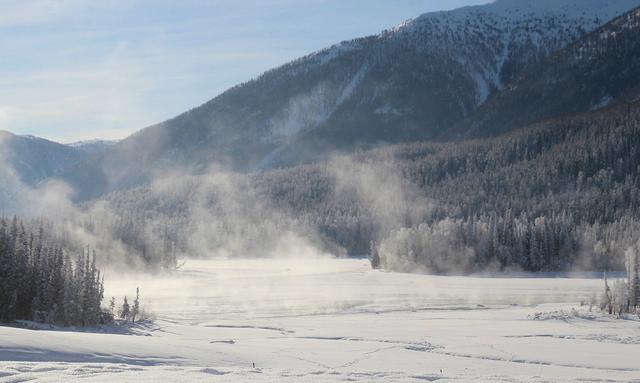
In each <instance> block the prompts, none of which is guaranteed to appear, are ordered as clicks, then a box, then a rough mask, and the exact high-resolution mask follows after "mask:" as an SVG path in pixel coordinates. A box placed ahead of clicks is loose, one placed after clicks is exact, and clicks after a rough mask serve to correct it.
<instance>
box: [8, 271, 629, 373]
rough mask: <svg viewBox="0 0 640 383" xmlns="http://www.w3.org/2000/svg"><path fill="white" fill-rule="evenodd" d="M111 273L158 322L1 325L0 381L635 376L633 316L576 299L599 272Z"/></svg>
mask: <svg viewBox="0 0 640 383" xmlns="http://www.w3.org/2000/svg"><path fill="white" fill-rule="evenodd" d="M108 277H109V276H108ZM109 281H110V283H111V284H110V285H108V286H107V293H106V295H107V296H111V295H116V296H122V295H124V294H129V295H131V293H132V292H133V291H135V286H137V285H139V286H140V288H141V292H142V299H143V302H144V306H145V309H146V310H148V311H152V312H153V313H154V314H155V315H156V316H157V319H156V320H155V321H154V322H153V323H152V324H149V325H146V326H138V327H136V328H134V329H132V331H131V333H130V334H128V335H123V334H105V333H99V332H93V333H88V332H87V333H78V332H70V331H35V330H26V329H19V328H9V327H0V382H22V381H27V380H29V381H35V382H67V381H71V380H82V381H91V382H113V381H120V382H138V381H163V382H174V381H175V382H178V381H180V382H186V381H202V382H211V381H220V382H225V381H241V382H246V381H249V382H251V381H270V382H271V381H273V382H275V381H278V382H280V381H291V382H304V381H313V382H316V381H319V382H323V381H408V382H411V381H415V382H421V381H439V382H448V381H456V382H460V381H474V382H483V381H486V382H495V381H500V382H521V381H526V382H549V381H551V382H556V381H576V382H585V381H588V382H598V381H603V382H604V381H606V382H616V381H636V382H640V321H638V320H614V319H609V318H606V317H603V316H601V315H598V314H595V313H590V312H589V311H588V307H580V304H579V302H580V301H581V300H583V301H588V300H589V298H590V297H591V296H592V295H593V294H594V293H599V292H600V291H601V289H602V281H601V280H599V279H579V278H573V279H568V278H524V279H515V278H471V277H435V276H425V275H409V274H397V273H385V272H380V271H372V270H370V269H369V267H368V264H367V262H366V261H365V260H353V259H350V260H337V259H311V260H309V259H306V260H290V259H289V260H242V261H238V260H235V261H231V260H216V261H190V262H188V263H187V265H186V266H185V267H184V268H183V270H181V271H180V272H179V274H178V275H177V276H171V277H164V278H163V277H160V278H155V279H142V280H137V281H135V280H133V279H121V280H115V279H114V278H113V276H111V278H110V280H109ZM572 308H575V310H572ZM253 363H255V368H254V367H253ZM114 379H115V380H114Z"/></svg>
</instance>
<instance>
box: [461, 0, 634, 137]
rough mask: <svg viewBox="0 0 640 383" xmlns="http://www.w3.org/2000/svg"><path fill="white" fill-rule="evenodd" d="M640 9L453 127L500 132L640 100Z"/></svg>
mask: <svg viewBox="0 0 640 383" xmlns="http://www.w3.org/2000/svg"><path fill="white" fill-rule="evenodd" d="M639 35H640V9H638V8H637V9H635V10H633V11H632V12H628V13H626V14H625V15H623V16H621V17H618V18H616V19H615V20H613V21H612V22H610V23H607V24H606V25H604V26H603V27H601V28H599V29H598V30H597V31H595V32H594V33H591V34H589V35H587V36H585V37H584V38H582V39H580V40H579V41H577V42H576V43H574V44H571V45H570V46H568V47H566V48H564V49H562V50H559V51H557V52H555V53H554V54H552V55H550V56H549V57H547V58H545V59H544V60H542V61H541V62H540V63H538V64H536V65H531V66H529V67H528V68H526V69H525V70H524V71H523V72H522V74H521V75H520V76H519V77H518V78H517V79H516V80H515V81H512V82H511V83H510V84H509V87H508V89H505V90H504V91H502V92H499V93H498V94H496V95H495V96H493V97H492V98H491V99H490V100H488V101H487V102H485V103H484V104H483V105H482V106H481V107H480V108H478V110H476V112H474V113H473V114H472V115H471V116H469V117H468V118H467V119H465V121H463V122H462V123H461V124H459V126H458V127H456V128H455V129H453V131H457V132H459V133H460V134H461V136H463V137H478V136H491V135H496V134H499V133H502V132H505V131H508V130H511V129H514V128H518V127H523V126H526V125H527V124H529V123H532V122H535V121H540V120H542V119H545V118H549V117H551V116H559V115H569V114H575V113H582V112H586V111H590V110H596V109H600V108H603V107H606V106H608V105H610V104H613V103H624V102H634V101H637V100H638V99H640V39H639V38H638V36H639Z"/></svg>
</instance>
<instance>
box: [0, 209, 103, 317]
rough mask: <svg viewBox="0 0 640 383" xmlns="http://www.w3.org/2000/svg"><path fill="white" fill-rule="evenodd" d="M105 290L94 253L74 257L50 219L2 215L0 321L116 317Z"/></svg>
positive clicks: (87, 252)
mask: <svg viewBox="0 0 640 383" xmlns="http://www.w3.org/2000/svg"><path fill="white" fill-rule="evenodd" d="M103 292H104V287H103V277H102V276H101V273H100V270H98V268H97V267H96V255H95V253H91V254H90V253H89V250H86V251H84V250H83V251H80V252H79V253H78V255H77V256H76V257H74V258H72V257H71V256H70V254H69V253H68V252H67V251H65V250H64V249H63V246H62V244H61V242H60V241H59V240H57V239H55V237H54V236H53V235H52V231H51V230H50V225H47V224H46V223H44V222H36V221H21V220H19V219H17V218H13V219H6V218H0V308H2V309H1V310H0V321H3V322H10V321H13V320H16V319H27V320H34V321H38V322H45V323H56V324H62V325H66V326H70V325H74V326H91V325H96V324H101V323H106V322H108V321H110V320H112V319H113V318H111V317H110V315H109V314H108V313H106V312H104V311H103V310H102V308H101V302H102V298H103Z"/></svg>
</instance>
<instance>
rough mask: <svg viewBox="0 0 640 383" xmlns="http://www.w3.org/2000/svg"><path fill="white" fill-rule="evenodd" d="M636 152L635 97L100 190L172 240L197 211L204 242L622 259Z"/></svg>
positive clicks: (448, 256) (478, 260)
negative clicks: (320, 155)
mask: <svg viewBox="0 0 640 383" xmlns="http://www.w3.org/2000/svg"><path fill="white" fill-rule="evenodd" d="M639 163H640V105H639V104H638V103H635V104H625V105H621V106H617V107H612V108H608V109H605V110H601V111H597V112H591V113H587V114H581V115H576V116H567V117H562V118H558V119H552V120H548V121H545V122H541V123H537V124H535V125H533V126H529V127H527V128H524V129H520V130H517V131H513V132H511V133H508V134H505V135H502V136H499V137H497V138H492V139H482V140H472V141H464V142H456V143H414V144H407V145H396V146H390V147H383V148H380V149H374V150H370V151H365V152H359V153H356V154H354V155H350V156H339V157H336V158H334V159H333V160H331V161H328V162H324V163H319V164H313V165H302V166H298V167H294V168H286V169H281V170H274V171H270V172H265V173H259V174H254V175H249V176H241V175H235V176H234V177H235V179H236V181H235V183H233V186H229V183H221V182H219V181H216V182H212V177H213V179H215V177H216V176H215V175H210V176H208V177H186V178H184V179H182V180H180V179H174V180H172V181H174V182H173V183H172V184H171V187H166V185H165V186H164V187H163V186H161V187H158V186H157V185H156V186H153V187H151V186H149V187H142V188H138V189H134V190H131V191H128V192H125V193H114V194H112V195H110V196H109V197H108V198H107V201H108V206H109V207H110V208H112V209H113V210H114V211H118V212H120V213H119V214H122V215H124V216H128V217H131V220H132V222H134V223H132V224H133V225H134V226H135V225H136V224H135V222H137V223H138V224H139V225H145V223H147V224H148V223H149V222H154V225H156V226H158V227H171V228H172V230H173V231H172V234H171V238H174V239H175V242H172V243H173V244H174V245H175V246H176V248H177V249H185V248H188V247H189V245H190V244H189V242H190V241H192V240H193V237H192V236H191V235H190V234H191V233H190V232H189V230H190V229H189V228H191V229H193V227H194V226H196V225H195V221H196V218H197V219H200V220H202V219H205V218H203V214H204V213H203V212H206V220H207V222H208V224H209V226H208V227H207V237H208V238H209V240H210V242H211V243H210V245H211V247H209V250H212V249H213V250H215V248H216V246H224V244H227V243H228V242H229V241H228V239H229V238H236V239H237V238H239V237H242V236H244V237H247V238H251V236H250V234H251V233H252V231H254V232H260V234H261V238H267V237H269V234H274V233H276V232H279V231H281V230H282V229H292V230H293V229H296V230H298V231H301V232H303V233H310V232H314V231H315V232H317V233H318V237H319V238H320V240H321V241H323V242H325V243H329V244H331V245H332V246H335V245H337V246H340V247H342V248H344V249H345V250H346V252H347V253H348V254H351V255H364V254H372V255H373V257H372V258H373V259H374V262H373V263H374V266H380V267H384V268H387V269H391V270H401V271H420V270H427V271H431V272H473V271H483V270H487V269H490V270H526V271H558V270H572V269H582V270H604V269H608V270H623V269H624V266H625V252H626V251H627V250H628V249H629V248H630V247H631V246H632V245H633V244H635V242H636V241H637V239H638V238H639V235H640V194H639V193H638V190H639V187H640V178H639V177H640V166H639V165H638V164H639ZM230 195H232V196H234V199H230ZM185 197H186V198H185ZM240 200H245V201H250V203H248V204H242V203H238V201H240ZM194 201H197V202H198V203H197V204H196V203H194ZM196 212H197V213H198V214H197V215H196V214H195V213H196ZM274 212H277V214H276V213H274ZM239 216H241V218H239ZM159 222H171V224H170V225H164V226H163V225H161V224H159ZM247 226H250V227H247ZM274 235H275V234H274ZM257 243H258V245H257V247H260V245H259V242H257Z"/></svg>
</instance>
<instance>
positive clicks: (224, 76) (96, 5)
mask: <svg viewBox="0 0 640 383" xmlns="http://www.w3.org/2000/svg"><path fill="white" fill-rule="evenodd" d="M486 2H488V0H140V1H137V0H0V52H2V55H1V56H0V130H8V131H11V132H13V133H16V134H31V135H35V136H40V137H45V138H48V139H52V140H56V141H60V142H72V141H77V140H85V139H92V138H106V139H118V138H123V137H125V136H127V135H129V134H131V133H133V132H135V131H137V130H139V129H141V128H144V127H145V126H148V125H151V124H154V123H157V122H161V121H163V120H165V119H167V118H171V117H174V116H176V115H177V114H180V113H181V112H184V111H186V110H188V109H191V108H193V107H196V106H198V105H200V104H202V103H204V102H206V101H208V100H210V99H211V98H213V97H215V96H216V95H218V94H219V93H220V92H222V91H224V90H225V89H227V88H229V87H231V86H233V85H235V84H237V83H240V82H243V81H247V80H249V79H251V78H254V77H256V76H258V75H259V74H260V73H262V72H264V71H265V70H267V69H270V68H273V67H276V66H278V65H280V64H284V63H286V62H287V61H290V60H292V59H295V58H297V57H300V56H303V55H305V54H308V53H311V52H313V51H316V50H318V49H321V48H324V47H327V46H330V45H332V44H334V43H337V42H340V41H343V40H348V39H352V38H355V37H361V36H366V35H371V34H375V33H378V32H380V31H381V30H383V29H386V28H390V27H393V26H395V25H397V24H399V23H401V22H402V21H404V20H406V19H408V18H411V17H415V16H418V15H419V14H421V13H424V12H430V11H434V10H442V9H451V8H457V7H460V6H464V5H475V4H481V3H486Z"/></svg>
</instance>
